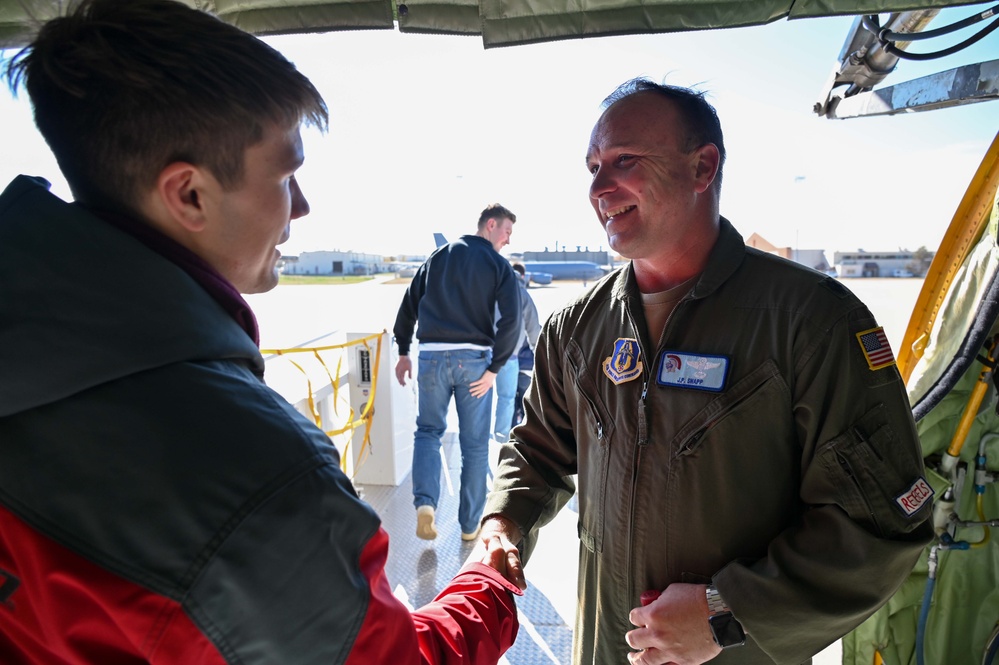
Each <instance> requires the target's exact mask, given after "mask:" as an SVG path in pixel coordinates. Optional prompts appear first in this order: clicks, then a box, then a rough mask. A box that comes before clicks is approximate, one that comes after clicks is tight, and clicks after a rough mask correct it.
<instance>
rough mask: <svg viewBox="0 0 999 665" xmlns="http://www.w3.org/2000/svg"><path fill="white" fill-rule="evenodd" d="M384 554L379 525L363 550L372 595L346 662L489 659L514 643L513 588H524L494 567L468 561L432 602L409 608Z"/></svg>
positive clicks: (444, 663) (439, 663)
mask: <svg viewBox="0 0 999 665" xmlns="http://www.w3.org/2000/svg"><path fill="white" fill-rule="evenodd" d="M387 556H388V534H387V533H386V532H385V530H384V529H381V528H380V529H379V530H378V533H377V534H376V535H375V536H374V537H373V538H372V539H371V540H370V541H369V542H368V544H367V545H366V546H365V548H364V551H363V552H362V553H361V572H362V573H363V574H364V576H365V577H366V578H367V580H368V583H369V587H370V589H371V597H370V600H369V604H368V611H367V612H366V614H365V616H364V620H363V623H362V624H361V628H360V630H359V631H358V634H357V639H356V640H355V641H354V645H353V648H352V649H351V651H350V656H349V657H348V658H347V662H346V665H362V664H363V665H369V664H370V663H399V664H400V665H409V664H413V665H417V664H419V665H489V664H491V663H496V662H498V661H499V658H500V656H502V655H503V653H504V652H506V650H507V649H509V648H510V646H511V645H512V644H513V641H514V639H515V638H516V637H517V629H518V627H519V623H518V621H517V606H516V604H515V603H514V599H513V595H512V594H517V595H522V592H521V591H520V589H518V588H517V587H516V586H515V585H513V584H511V583H510V582H509V581H507V580H506V579H504V578H503V576H502V575H500V574H499V573H498V572H497V571H496V570H494V569H492V568H490V567H489V566H486V565H483V564H480V563H470V564H467V565H466V566H464V567H463V568H462V569H461V570H460V571H459V572H458V574H457V575H456V576H455V577H454V579H453V580H451V583H450V584H448V586H447V587H445V589H444V590H443V591H441V593H440V594H439V595H438V596H437V597H436V598H435V599H434V600H433V602H431V603H428V604H427V605H424V606H423V607H421V608H419V609H418V610H416V611H414V612H410V611H409V610H408V609H407V608H406V606H405V605H403V604H402V603H401V602H400V601H399V599H397V598H396V597H395V596H394V595H392V590H391V588H390V586H389V583H388V579H387V578H386V577H385V560H386V558H387Z"/></svg>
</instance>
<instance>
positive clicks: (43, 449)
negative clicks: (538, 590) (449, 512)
mask: <svg viewBox="0 0 999 665" xmlns="http://www.w3.org/2000/svg"><path fill="white" fill-rule="evenodd" d="M7 75H8V78H9V80H10V83H11V85H12V87H13V88H16V87H17V86H19V85H20V84H22V83H23V84H24V86H25V87H26V89H27V91H28V94H29V95H30V97H31V100H32V103H33V105H34V109H35V118H36V122H37V124H38V127H39V129H40V131H41V132H42V134H43V135H44V136H45V138H46V140H47V141H48V143H49V145H50V146H51V147H52V150H53V152H54V153H55V155H56V157H57V159H58V161H59V164H60V168H61V169H62V170H63V172H64V175H65V176H66V180H67V181H68V182H69V184H70V187H71V189H72V190H73V195H74V198H75V202H74V203H72V204H70V203H66V202H64V201H62V200H60V199H58V198H56V197H55V196H53V195H51V194H50V193H49V192H48V188H47V183H46V182H45V181H43V180H41V179H39V178H29V177H26V176H21V177H18V178H17V179H15V180H14V181H13V182H12V183H11V184H10V185H9V186H8V187H7V189H6V190H5V191H4V192H3V194H0V322H2V325H0V366H2V367H3V368H4V369H3V371H2V372H0V662H3V663H5V664H7V665H12V664H21V663H25V664H26V663H31V664H32V665H38V664H42V665H45V664H50V663H51V664H55V663H58V664H60V665H64V664H66V663H71V664H83V663H101V664H104V663H118V662H126V661H127V662H130V663H131V662H139V663H157V664H160V663H162V664H164V665H169V664H173V663H178V664H180V663H182V664H184V665H208V664H212V665H215V664H219V665H221V664H223V663H241V664H247V665H250V664H254V663H260V664H262V663H288V664H295V665H303V664H307V663H324V664H325V663H389V662H391V663H414V664H415V663H455V664H457V663H469V664H471V663H476V664H478V663H495V662H496V661H497V660H498V659H499V657H500V655H501V654H502V653H503V652H504V651H505V650H506V649H507V648H508V647H509V646H510V645H511V643H512V642H513V639H514V637H515V636H516V633H517V618H516V608H515V606H514V602H513V595H512V594H516V593H519V589H518V585H521V586H522V585H523V579H522V577H521V576H520V573H519V569H517V568H509V569H508V567H507V561H508V560H509V557H510V555H511V553H509V552H506V551H504V550H503V549H502V547H501V546H500V545H499V541H498V540H493V541H490V542H486V543H481V544H480V545H479V549H478V550H477V554H476V555H474V556H473V560H472V562H471V563H468V564H467V565H466V566H465V567H464V568H463V569H462V571H461V572H459V574H458V576H457V577H456V578H455V579H454V580H453V581H452V582H451V584H450V585H449V586H448V587H447V588H446V589H445V590H444V591H443V592H442V594H441V595H440V596H438V597H437V599H435V601H434V602H432V603H430V604H429V605H427V606H425V607H423V608H420V609H418V610H416V611H414V612H410V611H409V610H407V609H406V608H405V607H404V606H403V605H402V604H401V603H400V602H399V601H398V600H397V599H395V598H394V597H393V595H392V594H391V590H390V587H389V585H388V581H387V580H386V578H385V571H384V564H385V559H386V556H387V550H388V537H387V535H386V533H385V531H384V529H382V527H381V524H380V521H379V519H378V516H377V515H376V514H375V513H374V511H373V510H372V509H371V508H370V507H368V506H367V505H365V504H364V503H363V502H362V501H361V500H360V499H359V498H358V497H357V495H356V494H355V492H354V490H353V488H352V487H351V484H350V481H349V480H348V479H347V478H346V477H345V476H344V475H343V474H342V473H341V472H340V470H339V456H338V454H337V451H336V449H335V448H334V447H333V446H332V445H331V444H330V442H329V439H328V438H327V437H326V435H325V434H323V432H321V431H320V430H319V429H317V428H316V427H315V426H313V425H312V424H311V423H310V422H309V421H308V420H306V419H304V418H303V417H301V416H300V415H299V414H298V413H297V412H296V411H295V410H294V409H293V408H292V407H291V406H290V405H289V404H288V403H287V402H286V401H284V400H283V399H282V398H281V397H280V396H279V395H277V394H276V393H275V392H273V391H272V390H270V389H269V388H268V387H267V386H266V385H265V384H264V383H263V380H262V377H263V361H262V358H261V356H260V353H259V350H258V348H257V328H256V322H255V319H254V317H253V313H252V311H251V310H250V309H249V307H248V306H247V305H246V302H245V301H244V300H243V298H242V297H241V295H240V294H241V293H257V292H261V291H266V290H268V289H270V288H272V287H274V286H275V284H276V283H277V273H276V268H275V263H276V261H277V258H278V257H279V256H280V254H279V253H278V251H277V249H276V246H277V245H279V244H280V243H282V242H284V241H285V240H287V239H288V234H289V228H290V222H291V220H293V219H296V218H298V217H301V216H303V215H305V214H307V213H308V211H309V208H308V203H307V202H306V200H305V198H304V196H303V194H302V191H301V189H299V186H298V184H297V182H296V181H295V171H296V170H297V169H298V167H299V166H300V165H301V164H302V161H303V157H304V155H303V148H302V141H301V138H300V135H299V126H300V125H301V124H302V123H303V122H309V123H312V124H315V125H318V126H319V127H321V128H323V127H325V124H326V122H327V111H326V106H325V104H324V102H323V99H322V97H321V96H320V95H319V93H318V92H317V91H316V89H315V88H314V87H313V86H312V84H311V83H309V81H308V79H306V78H305V77H304V76H303V75H301V74H300V73H299V72H297V71H296V70H295V68H294V66H293V65H292V64H291V63H289V62H288V61H287V60H285V59H284V58H283V57H282V56H281V55H280V54H278V53H277V52H276V51H274V50H273V49H271V48H270V47H269V46H267V45H266V44H264V43H263V42H261V41H259V40H257V39H256V38H254V37H252V36H250V35H248V34H246V33H244V32H242V31H240V30H238V29H236V28H234V27H232V26H229V25H226V24H224V23H222V22H221V21H219V20H217V19H215V18H213V17H211V16H209V15H207V14H204V13H202V12H199V11H195V10H192V9H190V8H188V7H186V6H185V5H182V4H180V3H176V2H172V1H170V0H129V1H128V2H125V1H121V0H89V1H86V2H83V3H82V4H81V5H80V6H79V7H77V8H76V9H74V10H72V13H71V14H70V15H68V16H66V17H64V18H59V19H55V20H53V21H50V22H49V23H47V24H46V25H45V26H44V27H43V28H42V29H41V31H40V32H39V34H38V36H37V37H36V39H35V40H34V42H33V43H32V44H31V46H29V47H28V48H27V49H25V50H24V51H22V52H21V53H20V54H18V55H17V56H15V57H14V59H13V60H12V61H10V63H9V64H8V67H7ZM505 575H506V576H509V578H510V579H513V580H515V581H516V583H512V582H510V581H509V580H508V579H507V578H506V577H505Z"/></svg>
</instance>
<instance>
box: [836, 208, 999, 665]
mask: <svg viewBox="0 0 999 665" xmlns="http://www.w3.org/2000/svg"><path fill="white" fill-rule="evenodd" d="M997 231H999V198H997V199H996V201H995V204H994V205H993V208H992V216H991V218H990V221H989V224H988V226H987V228H986V231H985V232H984V233H983V236H982V238H981V239H980V240H979V242H978V243H977V244H976V246H975V248H974V249H973V251H972V252H971V253H970V254H969V255H968V257H967V259H966V260H965V264H964V265H963V266H962V268H961V270H960V271H959V272H958V275H957V276H956V278H955V282H954V285H953V286H952V288H951V290H950V292H949V293H948V295H947V297H946V299H945V301H944V305H943V308H942V316H940V317H938V319H937V320H938V321H942V322H943V323H942V324H941V325H940V326H939V328H940V330H934V331H933V333H932V335H931V342H930V346H928V347H927V352H926V354H924V356H923V357H922V358H921V359H920V362H919V363H918V364H917V366H916V370H915V371H914V373H913V375H912V378H911V379H910V390H909V393H910V401H913V402H915V398H916V397H917V396H920V395H922V394H923V393H924V392H925V390H926V389H928V387H929V386H930V385H932V383H933V382H934V381H935V380H936V378H938V377H939V376H940V374H941V373H943V372H944V371H945V370H946V369H947V367H948V366H949V364H950V363H951V359H952V358H953V354H954V352H955V351H956V350H957V348H958V347H959V346H960V342H961V340H962V339H963V338H964V333H965V330H966V328H967V325H968V317H970V316H971V315H972V314H973V313H974V311H975V309H977V307H978V305H979V303H980V301H981V299H982V296H983V291H984V289H985V288H986V287H987V285H988V284H989V283H990V282H991V276H992V275H993V274H994V273H995V271H996V269H997V263H999V248H997V247H996V239H997ZM997 332H999V325H996V324H993V328H992V331H991V334H995V333H997ZM982 367H983V365H982V364H981V363H979V362H975V363H972V365H971V366H970V367H969V368H968V370H967V371H966V372H965V373H964V375H963V376H962V377H961V378H960V380H959V381H958V382H957V384H956V385H955V386H954V388H953V389H952V390H951V391H950V392H949V393H948V394H947V395H946V396H945V397H944V398H943V399H942V400H941V401H940V403H939V404H937V405H936V406H935V407H934V408H933V409H932V410H931V411H930V412H929V413H927V414H926V416H925V417H923V418H922V419H921V420H920V421H919V422H918V423H917V430H918V431H919V438H920V444H921V445H922V448H923V456H924V457H925V458H927V467H928V468H927V476H928V480H929V481H930V484H931V485H932V486H933V489H934V491H935V492H936V496H935V500H939V499H940V497H941V495H942V494H943V490H944V489H946V487H947V486H949V485H950V479H948V478H944V477H942V476H940V475H939V474H937V473H935V472H934V470H933V468H930V467H933V466H934V464H935V461H936V460H937V459H938V456H939V455H940V454H941V453H942V452H944V451H945V450H946V449H947V448H948V447H949V446H950V443H951V440H952V439H953V437H954V432H955V430H956V429H957V426H958V422H959V420H960V418H961V415H962V414H963V412H964V410H965V406H966V404H967V403H968V399H969V397H970V396H971V393H972V390H973V389H974V387H975V384H976V383H977V382H978V380H979V375H980V374H981V371H982ZM997 400H999V398H997V395H996V391H995V388H994V387H992V386H991V382H990V388H989V391H988V393H987V394H986V396H985V398H984V399H983V400H982V404H981V406H980V407H979V409H978V412H977V415H976V417H975V420H974V423H973V425H972V427H971V429H970V431H969V433H968V436H967V439H966V441H965V443H964V445H963V447H962V449H961V454H960V459H961V461H962V462H964V463H965V464H967V465H968V468H969V470H970V471H969V477H968V478H966V479H965V481H964V485H963V487H962V490H961V496H960V497H959V501H958V502H957V505H958V510H957V514H958V516H959V518H960V519H962V520H977V519H978V514H977V508H976V503H975V498H976V495H975V492H974V467H975V456H976V455H977V453H978V446H979V442H980V440H981V439H982V437H983V436H989V435H994V434H996V433H999V415H997V414H996V408H997ZM985 455H986V458H987V464H986V468H987V469H988V470H989V471H991V472H992V473H996V472H997V471H999V436H991V438H989V439H988V442H987V445H986V447H985ZM983 513H984V516H985V518H986V519H987V520H988V519H996V518H999V487H997V486H996V484H995V483H990V484H987V485H986V486H985V494H984V496H983ZM956 537H957V539H958V540H966V541H968V542H978V541H981V540H982V538H983V537H984V529H983V528H981V527H969V528H964V529H958V531H957V534H956ZM928 555H929V548H927V549H926V550H925V551H924V552H923V555H922V557H921V558H920V561H919V563H918V564H917V565H916V567H915V568H914V570H913V572H912V574H911V575H910V577H909V578H908V579H907V580H906V582H905V583H904V584H903V585H902V587H901V588H900V589H899V591H898V592H897V593H896V594H895V595H894V596H893V597H892V598H891V599H890V600H889V601H888V604H887V605H885V606H884V607H883V608H881V610H879V611H878V612H877V613H875V614H874V615H873V616H872V617H871V618H870V619H868V620H867V621H866V622H865V623H863V624H861V625H860V626H859V627H858V628H857V629H856V630H854V631H853V632H852V633H850V634H849V635H847V636H846V637H844V638H843V642H842V644H843V663H844V665H871V664H872V663H874V652H875V649H877V650H878V651H879V652H880V653H881V656H882V658H883V659H884V662H885V664H886V665H914V664H915V663H916V646H917V640H916V634H917V624H918V619H919V612H920V607H921V604H922V601H923V595H924V591H925V589H926V582H927V578H928V567H927V560H928ZM997 621H999V528H992V529H990V533H989V540H988V541H987V542H986V543H985V544H984V545H983V546H981V547H977V548H972V549H969V550H948V551H942V552H941V553H940V557H939V565H938V568H937V579H936V584H935V586H934V589H933V595H932V600H931V603H930V613H929V615H928V620H927V626H926V637H925V640H924V645H923V649H924V657H925V662H926V663H980V662H982V657H983V655H984V650H985V648H986V643H987V641H988V639H989V636H990V635H991V633H992V631H993V629H994V628H995V626H996V622H997Z"/></svg>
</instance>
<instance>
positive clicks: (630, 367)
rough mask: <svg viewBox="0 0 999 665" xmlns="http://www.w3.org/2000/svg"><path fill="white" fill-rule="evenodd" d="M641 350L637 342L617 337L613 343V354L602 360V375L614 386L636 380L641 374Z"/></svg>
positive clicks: (628, 338)
mask: <svg viewBox="0 0 999 665" xmlns="http://www.w3.org/2000/svg"><path fill="white" fill-rule="evenodd" d="M641 357H642V350H641V348H639V346H638V340H637V339H633V338H630V337H618V339H617V341H616V342H614V352H613V353H612V354H611V355H610V357H608V358H605V359H604V365H603V367H604V374H606V375H607V378H608V379H610V380H611V381H612V382H613V383H614V385H619V384H622V383H624V382H626V381H631V380H633V379H637V378H638V377H639V376H641V374H642V362H641Z"/></svg>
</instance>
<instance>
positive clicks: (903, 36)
mask: <svg viewBox="0 0 999 665" xmlns="http://www.w3.org/2000/svg"><path fill="white" fill-rule="evenodd" d="M997 12H999V5H995V6H994V7H990V8H989V9H986V10H985V11H981V12H978V13H977V14H974V15H972V16H969V17H967V18H963V19H961V20H960V21H955V22H954V23H951V24H950V25H945V26H943V27H940V28H934V29H933V30H923V31H922V32H895V31H893V30H889V29H888V28H880V29H878V30H873V31H872V32H874V33H875V34H876V35H877V36H878V39H879V40H880V41H881V42H882V43H885V42H914V41H918V40H920V39H933V38H934V37H942V36H944V35H949V34H950V33H952V32H957V31H958V30H963V29H964V28H967V27H970V26H972V25H975V24H976V23H981V22H982V21H984V20H985V19H988V18H992V17H993V16H995V15H996V13H997ZM864 27H867V26H866V25H865V26H864ZM867 29H868V30H870V28H869V27H868V28H867Z"/></svg>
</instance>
